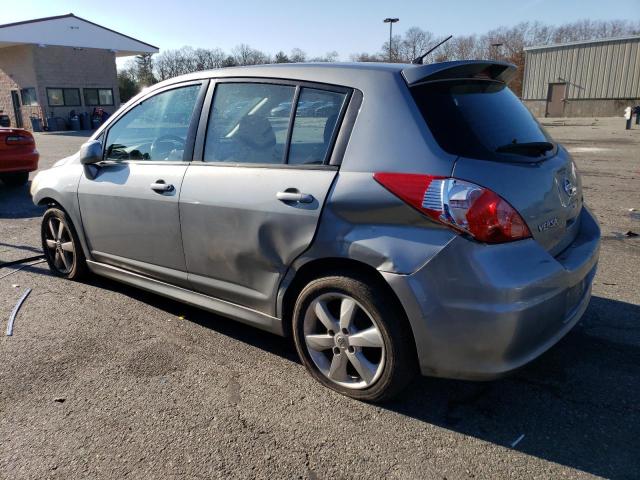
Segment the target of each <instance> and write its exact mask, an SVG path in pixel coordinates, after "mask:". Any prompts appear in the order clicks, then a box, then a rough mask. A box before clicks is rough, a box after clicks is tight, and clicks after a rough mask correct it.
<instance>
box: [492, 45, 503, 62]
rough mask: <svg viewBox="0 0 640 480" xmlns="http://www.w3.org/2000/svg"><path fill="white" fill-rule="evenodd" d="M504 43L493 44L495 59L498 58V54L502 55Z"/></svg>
mask: <svg viewBox="0 0 640 480" xmlns="http://www.w3.org/2000/svg"><path fill="white" fill-rule="evenodd" d="M502 45H504V44H503V43H498V42H494V43H492V44H491V49H492V52H491V53H492V55H493V59H494V60H498V56H499V55H500V47H501V46H502Z"/></svg>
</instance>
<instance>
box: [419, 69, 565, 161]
mask: <svg viewBox="0 0 640 480" xmlns="http://www.w3.org/2000/svg"><path fill="white" fill-rule="evenodd" d="M411 92H412V94H413V98H414V99H415V101H416V103H417V104H418V107H419V108H420V111H421V112H422V115H423V117H424V119H425V120H426V122H427V125H428V126H429V129H430V130H431V132H432V133H433V136H434V137H435V139H436V141H437V142H438V144H439V145H440V147H442V149H443V150H445V151H446V152H448V153H451V154H454V155H459V156H464V157H471V158H479V159H488V160H496V159H505V160H508V159H513V157H514V155H515V156H527V157H538V159H540V158H544V157H545V156H550V155H551V154H553V153H554V150H555V149H554V148H553V145H552V144H551V148H549V145H550V142H551V139H550V138H549V137H548V136H547V134H546V133H545V132H544V130H543V129H542V127H541V126H540V125H539V124H538V122H537V121H536V120H535V118H533V116H532V115H531V113H530V112H529V110H527V108H526V107H525V106H524V105H523V104H522V102H521V101H520V100H519V99H518V97H516V96H515V95H514V94H513V92H512V91H511V90H510V89H509V88H507V86H506V85H505V84H504V83H500V82H494V81H487V80H455V81H440V82H433V83H426V84H423V85H417V86H415V87H413V88H411Z"/></svg>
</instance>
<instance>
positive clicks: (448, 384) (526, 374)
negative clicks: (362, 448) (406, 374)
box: [385, 297, 640, 479]
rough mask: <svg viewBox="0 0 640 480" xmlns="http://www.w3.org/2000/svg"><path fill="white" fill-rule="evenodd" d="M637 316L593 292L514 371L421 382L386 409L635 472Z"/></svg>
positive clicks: (605, 468)
mask: <svg viewBox="0 0 640 480" xmlns="http://www.w3.org/2000/svg"><path fill="white" fill-rule="evenodd" d="M639 320H640V306H637V305H633V304H629V303H625V302H619V301H615V300H609V299H605V298H601V297H593V298H592V300H591V304H590V306H589V308H588V310H587V312H586V313H585V316H584V317H583V319H582V320H581V322H580V323H579V324H578V325H577V326H576V328H574V329H573V330H572V331H571V332H570V333H569V334H568V335H567V336H566V337H565V338H564V339H563V340H562V341H560V342H559V343H558V344H557V345H555V346H554V347H553V348H552V349H551V350H549V351H548V352H546V353H545V354H544V355H542V356H541V357H540V358H539V359H537V360H536V361H534V362H532V363H531V364H530V365H528V366H526V367H524V368H523V369H521V370H519V371H518V372H516V373H515V374H513V375H511V376H509V377H506V378H504V379H502V380H497V381H492V382H482V383H479V382H463V381H454V380H444V379H436V378H426V377H422V378H418V379H416V380H415V382H414V383H413V385H412V386H411V388H409V389H408V391H407V395H405V396H404V397H403V398H401V399H400V400H398V401H395V402H393V403H391V404H388V405H386V406H385V408H387V409H389V410H392V411H394V412H397V413H401V414H403V415H407V416H409V417H412V418H415V419H417V420H420V421H423V422H427V423H430V424H432V425H437V426H439V427H442V428H446V429H449V430H453V431H456V432H459V433H462V434H464V435H471V436H473V437H476V438H479V439H482V440H485V441H488V442H491V443H494V444H498V445H502V446H504V447H507V448H515V449H516V450H518V451H521V452H524V453H526V454H529V455H533V456H535V457H539V458H543V459H545V460H548V461H551V462H555V463H559V464H562V465H566V466H569V467H572V468H575V469H578V470H582V471H585V472H589V473H591V474H594V475H600V476H604V477H608V478H629V479H631V478H637V475H638V472H639V471H640V442H639V441H638V432H640V322H639ZM522 435H524V437H522ZM512 445H513V447H512Z"/></svg>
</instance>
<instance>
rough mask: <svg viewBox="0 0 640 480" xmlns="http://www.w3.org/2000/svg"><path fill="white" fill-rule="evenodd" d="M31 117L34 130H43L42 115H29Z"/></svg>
mask: <svg viewBox="0 0 640 480" xmlns="http://www.w3.org/2000/svg"><path fill="white" fill-rule="evenodd" d="M29 118H30V119H31V129H32V130H33V131H34V132H41V131H42V119H41V118H40V117H29Z"/></svg>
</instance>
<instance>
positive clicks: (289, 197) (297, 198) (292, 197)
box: [276, 191, 313, 203]
mask: <svg viewBox="0 0 640 480" xmlns="http://www.w3.org/2000/svg"><path fill="white" fill-rule="evenodd" d="M276 198H277V199H278V200H280V201H281V202H285V203H286V202H298V203H311V202H313V195H309V194H308V193H300V192H298V191H295V192H293V191H284V192H278V193H276Z"/></svg>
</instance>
